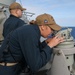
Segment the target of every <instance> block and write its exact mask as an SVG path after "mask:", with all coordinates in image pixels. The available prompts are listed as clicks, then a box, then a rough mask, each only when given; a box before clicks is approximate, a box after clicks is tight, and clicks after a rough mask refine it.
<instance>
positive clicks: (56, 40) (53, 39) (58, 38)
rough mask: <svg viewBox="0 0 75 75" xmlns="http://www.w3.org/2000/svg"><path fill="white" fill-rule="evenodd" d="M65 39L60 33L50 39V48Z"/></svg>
mask: <svg viewBox="0 0 75 75" xmlns="http://www.w3.org/2000/svg"><path fill="white" fill-rule="evenodd" d="M64 41H65V40H64V37H59V35H57V36H55V37H53V38H52V39H51V40H50V42H49V43H48V46H50V48H53V47H54V46H56V45H58V44H59V43H61V42H64Z"/></svg>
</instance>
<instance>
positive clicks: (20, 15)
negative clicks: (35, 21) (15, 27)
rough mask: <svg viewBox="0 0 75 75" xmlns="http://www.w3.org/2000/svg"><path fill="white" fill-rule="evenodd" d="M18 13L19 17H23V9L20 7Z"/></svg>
mask: <svg viewBox="0 0 75 75" xmlns="http://www.w3.org/2000/svg"><path fill="white" fill-rule="evenodd" d="M17 14H18V17H19V18H21V17H22V10H20V9H18V10H17Z"/></svg>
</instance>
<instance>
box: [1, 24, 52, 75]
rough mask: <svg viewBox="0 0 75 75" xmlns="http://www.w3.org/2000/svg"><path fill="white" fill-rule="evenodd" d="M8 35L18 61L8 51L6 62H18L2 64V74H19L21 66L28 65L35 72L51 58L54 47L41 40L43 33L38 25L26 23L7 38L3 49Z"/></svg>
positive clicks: (12, 50) (5, 57)
mask: <svg viewBox="0 0 75 75" xmlns="http://www.w3.org/2000/svg"><path fill="white" fill-rule="evenodd" d="M9 36H10V37H9ZM8 37H9V44H8V45H9V50H10V51H11V53H12V55H13V56H14V58H15V60H16V61H15V60H14V59H13V57H12V55H11V54H10V52H8V53H6V54H5V55H4V57H3V59H4V62H7V63H13V62H16V63H17V64H16V65H14V66H2V65H0V75H18V74H19V72H20V71H21V67H22V66H24V67H26V66H27V65H28V66H29V67H30V69H31V71H32V72H33V73H35V72H37V71H38V70H39V69H40V68H41V67H42V66H44V65H45V64H46V63H47V62H48V61H49V60H50V57H51V54H52V48H50V47H49V46H48V45H47V44H46V43H45V41H44V42H42V43H41V42H40V37H41V34H40V30H39V27H38V26H37V25H26V26H22V27H19V28H18V29H16V30H14V31H13V32H12V34H10V35H8V36H7V37H6V38H5V40H4V42H3V44H2V46H1V50H2V49H3V48H4V46H5V45H6V41H7V40H8ZM21 64H22V65H21Z"/></svg>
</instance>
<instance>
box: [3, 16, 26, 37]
mask: <svg viewBox="0 0 75 75" xmlns="http://www.w3.org/2000/svg"><path fill="white" fill-rule="evenodd" d="M24 24H25V22H24V21H23V20H21V19H19V18H18V17H16V16H14V15H10V16H9V18H8V19H7V20H6V21H5V23H4V26H3V36H4V38H5V37H6V36H7V34H9V33H10V32H11V31H12V30H14V29H16V28H18V27H20V26H23V25H24Z"/></svg>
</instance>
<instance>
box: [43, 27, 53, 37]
mask: <svg viewBox="0 0 75 75" xmlns="http://www.w3.org/2000/svg"><path fill="white" fill-rule="evenodd" d="M52 33H53V30H52V29H51V28H50V27H49V26H44V30H43V34H42V36H43V37H44V38H47V37H48V36H49V35H50V34H52Z"/></svg>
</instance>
